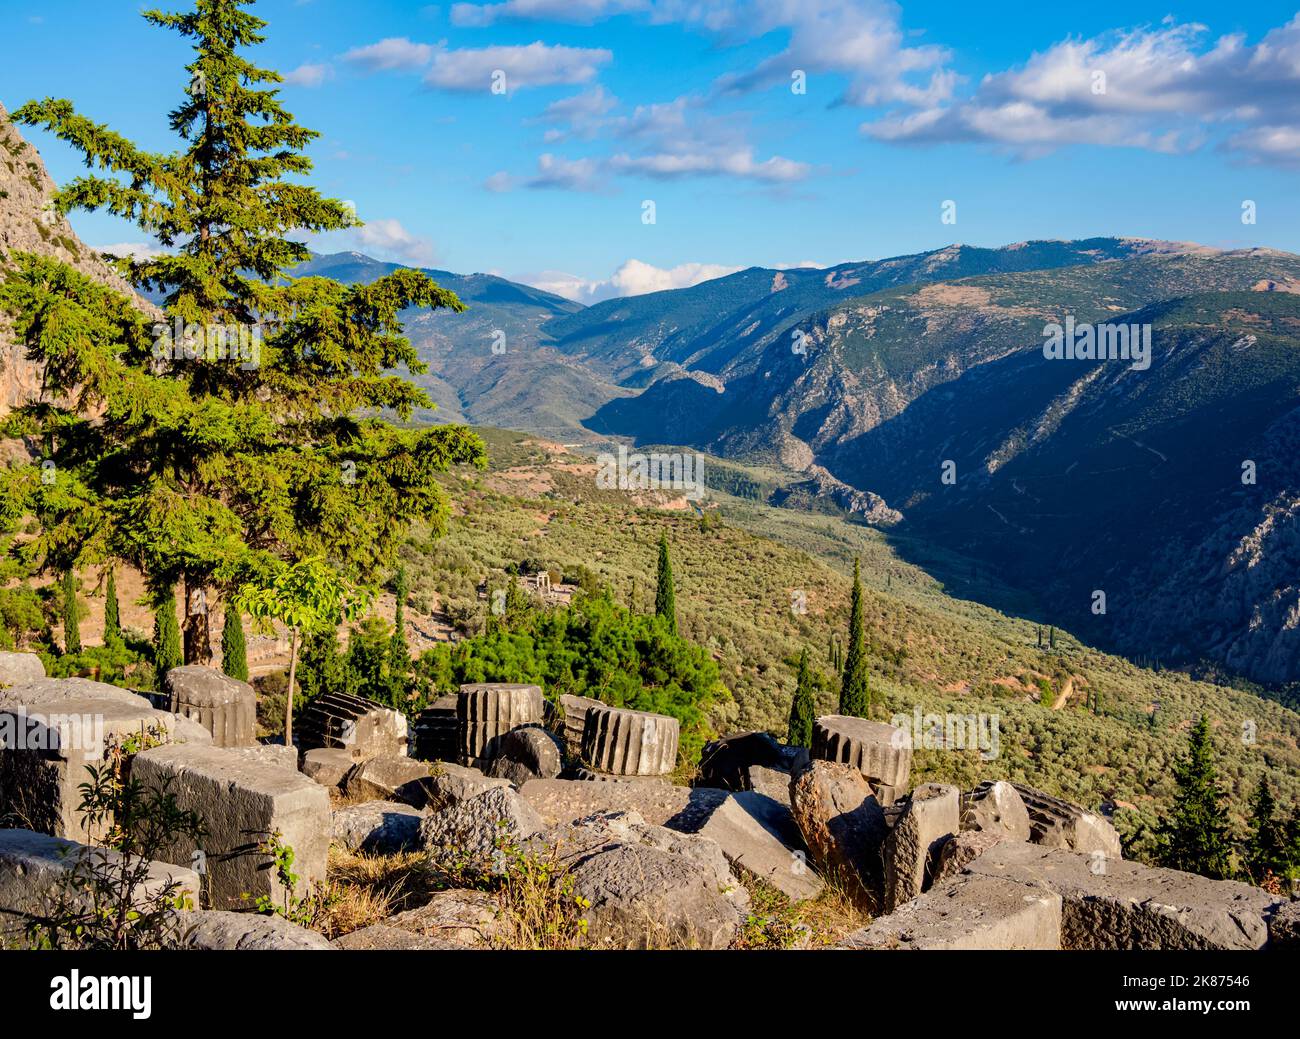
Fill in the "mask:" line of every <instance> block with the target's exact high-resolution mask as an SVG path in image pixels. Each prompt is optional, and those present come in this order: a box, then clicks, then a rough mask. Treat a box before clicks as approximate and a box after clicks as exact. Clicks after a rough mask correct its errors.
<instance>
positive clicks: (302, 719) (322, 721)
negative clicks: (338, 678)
mask: <svg viewBox="0 0 1300 1039" xmlns="http://www.w3.org/2000/svg"><path fill="white" fill-rule="evenodd" d="M294 731H295V732H296V733H297V736H298V747H299V749H300V750H304V751H308V750H315V749H316V748H317V747H342V748H344V749H345V750H347V751H348V752H349V753H350V754H351V755H352V758H353V760H354V761H362V760H364V759H365V758H374V757H379V756H380V755H381V754H406V752H407V745H406V744H407V726H406V716H405V715H404V714H402V713H401V712H399V711H394V710H390V709H389V708H387V707H384V706H382V705H380V704H377V703H375V702H374V701H373V700H365V699H362V698H361V697H360V696H350V695H349V694H347V693H322V694H321V695H320V696H318V697H316V698H315V699H314V700H312V701H311V702H310V703H308V704H307V706H306V707H305V708H303V711H302V714H301V715H300V716H299V718H298V720H297V723H296V724H295V726H294Z"/></svg>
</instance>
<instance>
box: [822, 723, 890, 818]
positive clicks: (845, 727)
mask: <svg viewBox="0 0 1300 1039" xmlns="http://www.w3.org/2000/svg"><path fill="white" fill-rule="evenodd" d="M812 744H813V745H812V756H813V757H814V758H820V759H821V760H823V761H837V762H840V763H841V764H845V765H852V766H853V767H854V768H856V769H857V770H858V771H859V772H861V773H862V774H863V775H864V776H866V777H867V779H868V780H869V781H870V783H871V786H872V788H873V789H874V790H875V793H876V798H877V799H878V800H879V801H880V803H881V804H882V805H889V804H893V802H894V800H895V799H896V798H897V797H898V796H899V795H901V794H904V793H906V792H907V789H908V783H909V781H910V776H911V772H912V741H911V740H910V739H909V738H908V735H907V733H906V732H904V731H903V730H902V729H898V728H895V727H894V726H892V725H886V724H885V723H884V722H873V721H868V720H867V719H866V718H852V717H848V716H846V715H840V714H831V715H826V716H824V717H821V718H818V719H817V721H816V722H815V723H814V724H813V739H812Z"/></svg>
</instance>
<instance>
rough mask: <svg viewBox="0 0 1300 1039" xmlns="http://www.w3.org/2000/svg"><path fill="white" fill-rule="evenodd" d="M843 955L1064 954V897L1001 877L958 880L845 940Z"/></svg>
mask: <svg viewBox="0 0 1300 1039" xmlns="http://www.w3.org/2000/svg"><path fill="white" fill-rule="evenodd" d="M836 948H839V949H965V950H987V949H997V950H1003V949H1059V948H1061V897H1060V895H1057V894H1055V893H1053V892H1050V891H1041V890H1034V889H1032V888H1028V887H1025V886H1024V885H1023V884H1017V883H1013V882H1011V881H1007V880H1002V879H999V878H997V877H983V876H980V877H972V876H969V875H966V876H960V877H956V878H954V879H953V880H951V881H948V882H947V883H945V884H943V885H942V886H939V887H935V888H933V889H931V890H930V891H929V892H928V893H926V894H924V895H922V896H921V897H920V898H917V899H915V900H913V901H911V902H908V903H906V904H905V905H903V906H900V907H899V908H898V910H897V911H895V912H893V913H890V914H889V915H888V916H882V917H880V918H879V919H877V920H875V921H873V922H872V923H871V924H870V925H869V926H867V927H865V928H863V929H862V930H860V931H854V932H853V933H852V934H850V935H848V936H847V937H846V938H844V939H843V940H842V941H841V942H840V943H839V945H837V946H836Z"/></svg>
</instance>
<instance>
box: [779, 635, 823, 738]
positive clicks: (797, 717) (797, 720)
mask: <svg viewBox="0 0 1300 1039" xmlns="http://www.w3.org/2000/svg"><path fill="white" fill-rule="evenodd" d="M816 719H817V702H816V699H815V698H814V695H813V683H812V674H811V673H810V672H809V670H808V650H806V649H805V650H804V651H803V652H802V653H801V654H799V677H798V678H797V679H795V684H794V700H793V701H792V702H791V704H790V723H789V726H788V727H787V729H786V736H785V741H786V743H788V744H789V745H790V746H791V747H811V746H812V734H813V722H814V721H816Z"/></svg>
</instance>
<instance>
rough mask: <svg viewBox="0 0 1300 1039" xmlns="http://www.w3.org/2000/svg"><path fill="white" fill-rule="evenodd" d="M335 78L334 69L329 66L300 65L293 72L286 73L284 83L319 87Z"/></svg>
mask: <svg viewBox="0 0 1300 1039" xmlns="http://www.w3.org/2000/svg"><path fill="white" fill-rule="evenodd" d="M333 76H334V69H333V68H332V67H331V66H329V65H327V64H318V65H299V66H298V67H297V68H296V69H294V70H293V71H292V72H286V73H285V75H284V81H285V82H286V83H292V84H293V85H294V86H299V87H319V86H320V85H321V84H322V83H324V82H325V81H326V80H327V79H332V78H333Z"/></svg>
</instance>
